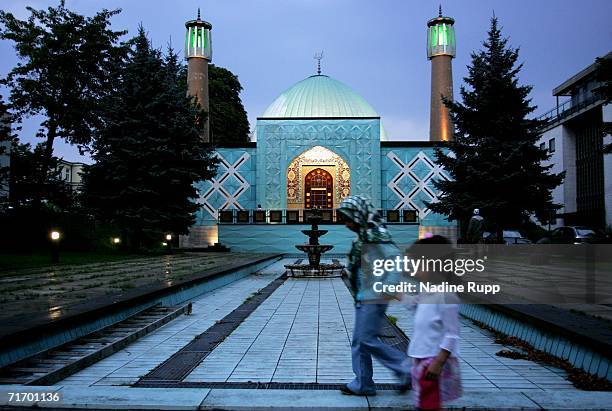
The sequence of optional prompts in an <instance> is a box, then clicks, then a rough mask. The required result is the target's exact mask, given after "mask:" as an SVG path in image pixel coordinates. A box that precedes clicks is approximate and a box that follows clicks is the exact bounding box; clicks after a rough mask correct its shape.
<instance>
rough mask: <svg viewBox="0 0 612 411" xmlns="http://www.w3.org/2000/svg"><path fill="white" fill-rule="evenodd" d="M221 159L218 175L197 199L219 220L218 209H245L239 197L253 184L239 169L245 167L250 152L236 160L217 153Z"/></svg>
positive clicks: (204, 208)
mask: <svg viewBox="0 0 612 411" xmlns="http://www.w3.org/2000/svg"><path fill="white" fill-rule="evenodd" d="M215 156H216V157H217V158H218V159H219V168H218V172H217V175H216V176H215V177H214V178H213V179H211V180H210V181H207V182H205V183H208V188H207V189H205V191H200V197H199V198H198V199H197V200H196V202H197V203H198V204H200V205H201V206H202V209H203V210H204V211H206V212H208V214H209V215H210V217H212V218H213V219H214V220H217V217H218V210H225V209H227V208H234V209H238V210H243V209H244V208H245V207H243V206H242V205H241V203H240V202H239V201H238V199H239V198H240V197H241V196H242V195H244V193H246V192H247V190H248V189H249V187H250V186H251V184H250V183H249V182H248V181H247V179H246V178H245V177H244V176H242V175H241V173H240V172H239V171H238V170H239V169H240V168H241V167H243V166H244V165H245V164H246V163H247V161H248V160H249V158H250V154H249V153H248V152H244V153H242V155H240V156H239V157H238V158H237V159H236V160H235V161H233V162H232V161H231V160H228V159H226V158H225V157H224V156H223V155H221V154H220V153H219V152H216V153H215Z"/></svg>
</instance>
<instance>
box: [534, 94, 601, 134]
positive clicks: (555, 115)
mask: <svg viewBox="0 0 612 411" xmlns="http://www.w3.org/2000/svg"><path fill="white" fill-rule="evenodd" d="M599 100H601V99H600V97H599V96H597V95H595V94H592V95H591V96H589V98H587V99H585V100H582V101H579V102H572V100H567V101H564V102H563V104H560V105H558V106H556V107H555V108H553V109H552V110H549V111H547V112H546V113H544V114H542V115H541V116H539V117H536V120H540V121H545V122H546V124H544V125H543V126H542V128H544V127H547V126H548V125H550V124H552V123H556V122H557V121H561V120H563V119H564V118H566V117H569V116H571V115H572V114H574V113H577V112H578V111H580V110H582V109H584V108H586V107H588V106H590V105H591V104H593V103H596V102H597V101H599Z"/></svg>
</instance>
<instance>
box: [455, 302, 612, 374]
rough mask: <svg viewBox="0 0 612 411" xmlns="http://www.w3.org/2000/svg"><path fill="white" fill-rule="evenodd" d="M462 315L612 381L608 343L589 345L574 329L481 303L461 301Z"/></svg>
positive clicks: (611, 363) (611, 362) (611, 364)
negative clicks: (558, 327)
mask: <svg viewBox="0 0 612 411" xmlns="http://www.w3.org/2000/svg"><path fill="white" fill-rule="evenodd" d="M460 312H461V315H463V316H464V317H467V318H469V319H471V320H475V321H479V322H481V323H484V324H486V325H488V326H489V327H491V328H493V329H494V330H496V331H498V332H501V333H503V334H506V335H509V336H513V337H517V338H519V339H521V340H523V341H525V342H527V343H529V344H531V345H532V346H533V347H534V348H536V349H538V350H541V351H544V352H547V353H548V354H551V355H554V356H555V357H557V358H561V359H564V360H567V361H569V363H570V364H572V365H573V366H574V367H576V368H580V369H583V370H584V371H586V372H588V373H589V374H593V375H597V376H598V377H601V378H606V379H607V380H608V381H612V354H611V352H612V351H610V349H609V346H608V347H598V348H599V349H597V348H596V347H589V346H588V345H586V344H584V343H581V342H579V341H576V339H575V338H572V337H573V336H572V332H571V331H572V330H566V331H565V332H563V333H562V332H559V331H558V330H550V329H547V328H548V327H546V326H545V325H538V324H534V323H530V322H528V321H526V318H518V317H519V316H517V315H514V314H513V315H509V314H507V313H504V312H500V311H498V310H495V309H494V308H491V307H488V306H484V305H478V304H463V305H461V311H460Z"/></svg>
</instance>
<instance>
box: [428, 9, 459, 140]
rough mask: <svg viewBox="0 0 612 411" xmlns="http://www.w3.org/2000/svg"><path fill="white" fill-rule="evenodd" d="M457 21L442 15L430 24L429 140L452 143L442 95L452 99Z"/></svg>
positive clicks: (451, 133)
mask: <svg viewBox="0 0 612 411" xmlns="http://www.w3.org/2000/svg"><path fill="white" fill-rule="evenodd" d="M453 24H455V20H454V19H452V18H450V17H444V16H442V6H440V9H439V15H438V17H436V18H433V19H431V20H429V21H428V22H427V58H428V59H429V60H431V106H430V117H429V140H430V141H452V140H453V134H454V133H453V125H452V123H451V119H450V116H449V114H448V109H447V108H446V106H445V105H444V103H443V102H442V99H441V97H440V96H441V95H443V96H445V97H446V98H449V99H451V100H452V99H453V65H452V59H453V58H454V57H455V28H454V27H453Z"/></svg>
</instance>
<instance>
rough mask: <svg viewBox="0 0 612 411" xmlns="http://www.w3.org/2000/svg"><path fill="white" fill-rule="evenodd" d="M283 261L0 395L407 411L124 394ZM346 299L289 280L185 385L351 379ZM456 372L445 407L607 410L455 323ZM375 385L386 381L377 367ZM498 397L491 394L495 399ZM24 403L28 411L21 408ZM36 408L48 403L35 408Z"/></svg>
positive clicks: (303, 401)
mask: <svg viewBox="0 0 612 411" xmlns="http://www.w3.org/2000/svg"><path fill="white" fill-rule="evenodd" d="M286 262H287V261H286V260H285V261H283V260H281V261H279V262H277V263H275V264H273V265H272V266H270V267H268V268H267V269H266V270H264V271H262V272H260V273H258V274H256V275H252V276H249V277H247V278H244V279H241V280H238V281H236V282H234V283H232V284H229V285H227V286H225V287H223V288H221V289H218V290H215V291H213V292H210V293H206V294H204V295H202V296H201V297H200V298H198V299H197V300H195V301H194V314H193V316H191V317H181V318H179V319H177V320H174V321H172V322H171V323H169V324H167V325H166V326H164V327H162V328H160V329H159V330H157V331H155V332H154V333H152V334H150V335H148V336H146V337H144V338H143V339H141V340H139V341H138V342H136V343H134V344H132V345H130V346H129V347H128V348H127V349H124V350H122V351H120V352H118V353H117V354H115V355H113V356H111V357H109V358H107V359H105V360H103V361H100V362H99V363H97V364H95V365H93V366H91V367H89V368H87V369H85V370H83V371H81V372H79V373H77V374H75V375H73V376H71V377H69V378H67V379H65V380H63V381H61V382H60V383H59V384H57V385H56V386H54V387H0V406H2V405H3V404H6V398H5V396H3V395H4V394H2V393H3V392H6V391H7V390H8V391H10V390H13V391H18V390H21V391H23V390H27V391H30V390H33V389H43V388H44V389H45V390H56V391H59V392H60V393H63V395H64V397H63V399H64V403H63V405H62V406H63V407H66V408H72V407H85V406H87V407H89V408H105V409H121V408H140V409H215V408H216V409H219V408H222V409H251V410H252V409H269V408H270V407H280V408H285V409H286V408H292V409H305V408H311V409H365V410H367V409H395V408H396V407H402V408H403V409H405V408H406V407H409V406H410V404H411V401H410V397H409V396H408V395H404V396H400V395H398V394H396V393H395V392H393V391H379V393H378V395H377V396H376V397H367V398H366V397H346V396H342V395H341V394H340V393H338V392H337V391H331V390H327V391H324V390H319V391H312V390H271V389H267V390H266V389H261V390H254V389H226V388H219V389H217V388H215V389H209V388H197V389H193V388H180V389H173V390H169V389H161V388H130V387H120V386H116V385H129V384H132V383H134V382H136V381H137V380H138V378H139V377H140V376H142V375H145V374H146V373H148V372H149V371H150V370H152V369H153V368H154V367H155V366H157V365H158V364H160V363H161V362H163V361H164V360H165V359H167V358H168V357H169V356H171V355H172V354H173V353H175V352H176V351H177V350H178V349H180V348H181V347H182V346H184V345H185V344H187V343H188V342H189V341H191V340H192V339H193V337H194V336H196V335H198V334H200V333H202V332H204V331H205V330H206V329H207V328H209V327H210V326H211V325H212V324H214V322H215V321H218V320H219V319H221V318H223V317H224V316H225V315H227V314H228V313H229V312H231V311H232V310H233V309H234V308H236V307H237V306H239V305H240V304H241V303H242V302H243V301H244V300H245V299H246V298H248V297H249V295H251V294H252V293H254V292H256V291H257V290H259V289H261V288H263V287H264V286H266V285H267V284H268V283H269V282H270V281H272V280H273V279H274V278H276V277H277V276H278V275H280V273H281V272H282V266H283V264H285V263H286ZM389 314H391V315H394V316H395V317H397V318H398V326H400V328H402V329H403V330H404V331H405V332H406V333H407V334H408V335H410V334H411V325H410V313H408V312H407V311H406V309H405V308H404V307H403V306H400V305H399V304H398V305H392V306H391V307H390V309H389ZM352 327H353V303H352V298H351V296H350V294H349V292H348V290H347V288H346V286H345V285H344V283H343V282H342V280H340V279H321V280H317V279H289V280H287V281H286V282H285V283H284V284H283V285H282V286H281V287H279V288H278V289H277V290H276V291H275V292H274V293H273V294H272V295H271V296H270V297H269V298H268V299H267V300H265V301H264V302H263V303H262V304H261V305H260V306H259V307H258V308H257V309H256V310H255V311H254V312H253V313H252V314H251V315H250V316H249V317H248V318H247V319H246V320H245V321H244V322H243V323H242V324H241V325H240V326H239V327H238V328H237V329H236V330H235V331H234V332H233V333H232V334H231V335H230V336H229V337H228V338H227V339H226V340H225V341H223V342H222V343H221V344H220V345H219V346H218V347H217V348H216V349H215V350H214V351H213V352H212V353H211V354H210V355H209V356H208V357H207V358H206V359H205V360H204V361H203V362H202V363H201V364H200V365H199V366H198V367H196V368H195V369H194V370H193V372H192V373H191V374H190V375H189V376H188V377H187V379H186V381H192V382H198V381H206V382H230V383H231V382H243V381H266V382H270V381H273V382H319V383H339V382H345V381H348V380H349V379H351V378H352V377H353V375H352V371H351V364H350V335H351V330H352ZM461 337H462V346H461V350H462V353H461V357H460V361H461V372H462V377H463V383H464V390H465V394H464V396H463V397H462V398H461V399H460V400H458V401H455V402H454V403H452V404H450V408H451V409H454V408H462V407H468V408H476V409H478V408H480V409H485V408H486V409H491V408H493V409H499V408H505V409H524V408H530V409H539V408H547V409H586V408H588V409H612V393H598V392H583V391H578V390H576V389H575V388H573V387H572V386H571V384H570V383H569V382H567V381H565V380H564V378H563V376H564V374H563V372H562V371H561V370H558V369H556V368H553V367H547V366H544V365H540V364H535V363H532V362H529V361H525V360H511V359H507V358H502V357H497V356H495V353H496V352H497V351H499V350H501V349H505V347H503V346H501V345H499V344H495V343H494V338H493V336H492V335H491V334H490V333H489V332H487V331H484V330H482V329H480V328H478V327H476V326H474V325H473V324H471V322H469V321H468V320H465V319H462V329H461ZM374 377H375V380H376V381H377V382H381V383H384V382H393V381H394V379H393V377H392V375H391V373H390V372H389V371H387V370H386V369H384V368H382V367H381V366H380V365H379V364H375V375H374ZM496 393H497V394H496ZM23 405H27V404H23ZM38 405H40V406H52V404H42V403H38Z"/></svg>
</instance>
